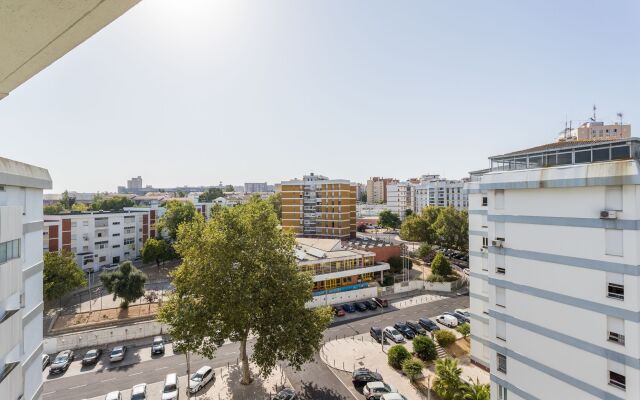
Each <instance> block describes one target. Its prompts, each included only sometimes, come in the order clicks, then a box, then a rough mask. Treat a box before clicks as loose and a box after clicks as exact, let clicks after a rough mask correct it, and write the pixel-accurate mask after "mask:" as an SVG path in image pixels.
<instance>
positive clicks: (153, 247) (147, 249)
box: [140, 238, 175, 268]
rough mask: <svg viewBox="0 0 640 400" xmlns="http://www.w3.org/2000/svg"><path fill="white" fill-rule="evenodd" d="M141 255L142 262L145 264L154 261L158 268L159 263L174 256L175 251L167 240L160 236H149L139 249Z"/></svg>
mask: <svg viewBox="0 0 640 400" xmlns="http://www.w3.org/2000/svg"><path fill="white" fill-rule="evenodd" d="M140 253H141V255H142V262H144V263H145V264H148V263H152V262H154V261H155V263H156V265H157V266H158V268H160V263H161V262H164V261H168V260H171V259H173V258H175V252H174V251H173V247H172V246H171V244H170V243H169V242H167V241H166V240H164V239H162V238H149V239H147V241H146V242H144V244H143V245H142V250H141V251H140Z"/></svg>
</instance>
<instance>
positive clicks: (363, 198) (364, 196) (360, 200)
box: [358, 191, 367, 203]
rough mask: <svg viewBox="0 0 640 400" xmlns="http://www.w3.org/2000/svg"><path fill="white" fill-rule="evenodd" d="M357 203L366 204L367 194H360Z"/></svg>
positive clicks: (363, 192)
mask: <svg viewBox="0 0 640 400" xmlns="http://www.w3.org/2000/svg"><path fill="white" fill-rule="evenodd" d="M358 201H359V202H360V203H366V202H367V192H365V191H362V192H360V198H359V199H358Z"/></svg>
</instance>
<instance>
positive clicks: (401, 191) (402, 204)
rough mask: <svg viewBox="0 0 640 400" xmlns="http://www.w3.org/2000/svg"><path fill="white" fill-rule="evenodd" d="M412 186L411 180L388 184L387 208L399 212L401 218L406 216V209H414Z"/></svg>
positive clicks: (395, 212)
mask: <svg viewBox="0 0 640 400" xmlns="http://www.w3.org/2000/svg"><path fill="white" fill-rule="evenodd" d="M412 187H413V184H412V183H410V182H398V183H392V184H389V185H387V208H388V209H389V210H390V211H391V212H392V213H394V214H397V215H398V216H399V217H400V219H401V220H403V219H404V218H405V215H406V211H407V210H412V211H413V201H412V197H411V194H412Z"/></svg>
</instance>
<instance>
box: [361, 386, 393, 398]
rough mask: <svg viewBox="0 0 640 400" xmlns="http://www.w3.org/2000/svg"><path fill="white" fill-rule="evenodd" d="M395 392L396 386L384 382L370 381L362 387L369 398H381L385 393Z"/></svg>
mask: <svg viewBox="0 0 640 400" xmlns="http://www.w3.org/2000/svg"><path fill="white" fill-rule="evenodd" d="M395 392H397V390H396V388H394V387H393V386H391V385H388V384H386V383H384V382H369V383H367V384H366V385H364V387H363V388H362V394H364V398H365V399H367V400H371V399H379V398H380V397H381V396H382V395H383V394H386V393H395Z"/></svg>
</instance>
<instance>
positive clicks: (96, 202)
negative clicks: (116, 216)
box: [91, 194, 134, 211]
mask: <svg viewBox="0 0 640 400" xmlns="http://www.w3.org/2000/svg"><path fill="white" fill-rule="evenodd" d="M133 205H134V203H133V200H131V199H130V198H128V197H126V196H112V197H105V196H103V195H100V194H97V195H96V196H95V197H94V198H93V202H92V203H91V209H92V210H93V211H99V210H102V211H117V210H122V209H123V208H125V207H133Z"/></svg>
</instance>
